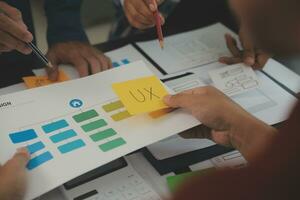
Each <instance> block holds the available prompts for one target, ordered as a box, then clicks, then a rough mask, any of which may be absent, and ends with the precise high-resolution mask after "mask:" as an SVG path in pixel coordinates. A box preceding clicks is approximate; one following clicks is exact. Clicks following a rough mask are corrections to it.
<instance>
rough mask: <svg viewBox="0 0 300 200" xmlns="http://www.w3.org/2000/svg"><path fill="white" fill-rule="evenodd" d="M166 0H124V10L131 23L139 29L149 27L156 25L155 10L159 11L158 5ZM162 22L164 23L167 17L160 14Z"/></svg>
mask: <svg viewBox="0 0 300 200" xmlns="http://www.w3.org/2000/svg"><path fill="white" fill-rule="evenodd" d="M163 1H164V0H155V2H156V4H153V3H152V0H124V12H125V15H126V17H127V19H128V21H129V23H130V24H131V25H132V26H133V27H135V28H137V29H141V30H143V29H147V28H151V27H153V26H154V25H155V17H154V15H153V12H155V11H157V9H158V8H157V5H160V4H161V3H162V2H163ZM160 18H161V22H162V24H164V22H165V19H164V17H163V16H162V15H161V14H160Z"/></svg>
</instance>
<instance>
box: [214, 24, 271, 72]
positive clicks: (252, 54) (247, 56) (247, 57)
mask: <svg viewBox="0 0 300 200" xmlns="http://www.w3.org/2000/svg"><path fill="white" fill-rule="evenodd" d="M239 38H240V42H241V45H242V48H243V50H240V49H239V48H238V46H237V41H236V39H235V38H233V36H232V35H230V34H226V35H225V40H226V44H227V47H228V49H229V51H230V52H231V53H232V55H233V56H232V57H221V58H220V59H219V61H220V62H221V63H224V64H228V65H232V64H236V63H242V62H243V63H245V64H246V65H248V66H252V68H253V69H262V68H263V67H264V66H265V64H266V63H267V61H268V59H269V58H270V57H271V55H270V54H268V53H266V52H264V51H263V50H261V49H257V48H256V47H255V45H254V43H253V42H252V39H251V38H250V36H249V34H248V31H246V30H245V28H241V29H240V32H239Z"/></svg>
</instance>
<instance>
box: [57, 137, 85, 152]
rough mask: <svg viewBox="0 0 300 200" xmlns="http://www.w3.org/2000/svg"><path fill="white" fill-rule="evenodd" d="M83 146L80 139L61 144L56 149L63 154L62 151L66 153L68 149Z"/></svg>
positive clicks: (72, 149) (71, 149)
mask: <svg viewBox="0 0 300 200" xmlns="http://www.w3.org/2000/svg"><path fill="white" fill-rule="evenodd" d="M83 146H85V143H84V142H83V141H82V140H80V139H79V140H75V141H73V142H70V143H67V144H64V145H61V146H59V147H58V150H59V151H60V152H61V153H62V154H64V153H68V152H70V151H74V150H76V149H79V148H80V147H83Z"/></svg>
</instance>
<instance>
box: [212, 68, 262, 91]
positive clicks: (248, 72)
mask: <svg viewBox="0 0 300 200" xmlns="http://www.w3.org/2000/svg"><path fill="white" fill-rule="evenodd" d="M209 76H210V78H211V79H212V81H213V83H214V86H215V87H216V88H218V89H219V90H221V91H222V92H223V93H225V94H226V95H228V96H233V95H236V94H241V93H245V92H248V91H250V90H253V89H256V88H258V87H259V80H258V77H257V75H256V74H255V72H254V71H253V69H252V68H251V67H249V66H246V65H244V64H236V65H230V66H226V67H222V68H220V69H216V70H212V71H210V72H209Z"/></svg>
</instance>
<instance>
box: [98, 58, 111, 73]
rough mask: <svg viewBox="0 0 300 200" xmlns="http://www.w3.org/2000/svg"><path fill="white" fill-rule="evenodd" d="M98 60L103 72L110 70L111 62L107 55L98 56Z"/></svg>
mask: <svg viewBox="0 0 300 200" xmlns="http://www.w3.org/2000/svg"><path fill="white" fill-rule="evenodd" d="M98 59H99V61H100V63H101V69H102V71H104V70H108V69H110V68H111V64H110V63H111V61H110V59H109V58H107V57H106V56H105V55H98Z"/></svg>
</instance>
